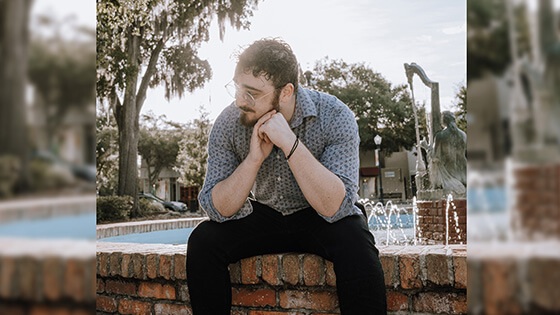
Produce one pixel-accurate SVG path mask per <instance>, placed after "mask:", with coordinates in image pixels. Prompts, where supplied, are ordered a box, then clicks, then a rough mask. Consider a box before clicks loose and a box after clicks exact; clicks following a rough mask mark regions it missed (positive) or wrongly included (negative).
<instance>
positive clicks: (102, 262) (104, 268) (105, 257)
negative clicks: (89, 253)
mask: <svg viewBox="0 0 560 315" xmlns="http://www.w3.org/2000/svg"><path fill="white" fill-rule="evenodd" d="M96 258H97V274H98V275H100V276H102V277H106V276H108V275H109V253H97V255H96Z"/></svg>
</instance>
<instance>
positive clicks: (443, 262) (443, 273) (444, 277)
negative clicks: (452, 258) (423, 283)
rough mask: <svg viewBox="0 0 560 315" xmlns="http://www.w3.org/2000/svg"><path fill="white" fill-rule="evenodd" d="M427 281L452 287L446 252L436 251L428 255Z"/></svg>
mask: <svg viewBox="0 0 560 315" xmlns="http://www.w3.org/2000/svg"><path fill="white" fill-rule="evenodd" d="M426 274H427V279H426V280H427V281H429V282H431V283H434V284H436V285H451V279H449V266H448V263H447V255H446V254H445V250H443V249H442V250H437V251H436V250H434V251H431V252H430V253H428V254H427V255H426Z"/></svg>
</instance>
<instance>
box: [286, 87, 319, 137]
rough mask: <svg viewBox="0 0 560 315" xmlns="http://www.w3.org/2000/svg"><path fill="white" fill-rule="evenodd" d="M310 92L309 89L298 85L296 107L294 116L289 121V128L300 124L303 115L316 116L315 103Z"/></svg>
mask: <svg viewBox="0 0 560 315" xmlns="http://www.w3.org/2000/svg"><path fill="white" fill-rule="evenodd" d="M310 94H311V91H310V90H308V89H306V88H303V87H302V86H301V85H299V86H298V90H297V94H296V108H295V110H294V116H293V117H292V120H291V121H290V127H291V128H296V127H298V126H299V125H301V124H302V123H303V119H304V118H305V117H309V116H317V105H315V102H313V99H312V98H311V95H310Z"/></svg>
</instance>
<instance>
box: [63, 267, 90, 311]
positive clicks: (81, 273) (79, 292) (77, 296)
mask: <svg viewBox="0 0 560 315" xmlns="http://www.w3.org/2000/svg"><path fill="white" fill-rule="evenodd" d="M85 281H86V270H85V262H84V261H79V260H75V259H69V260H68V261H67V262H66V270H65V271H64V293H65V295H66V296H70V297H72V298H73V299H74V300H76V301H83V300H84V299H85V294H86V292H85V291H86V284H85ZM87 289H89V288H87Z"/></svg>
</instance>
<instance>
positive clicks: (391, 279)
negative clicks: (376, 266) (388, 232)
mask: <svg viewBox="0 0 560 315" xmlns="http://www.w3.org/2000/svg"><path fill="white" fill-rule="evenodd" d="M379 260H380V261H381V266H382V269H383V275H384V277H385V286H390V287H393V286H395V282H398V277H399V276H398V273H397V261H396V259H395V256H393V255H382V256H380V257H379Z"/></svg>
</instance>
